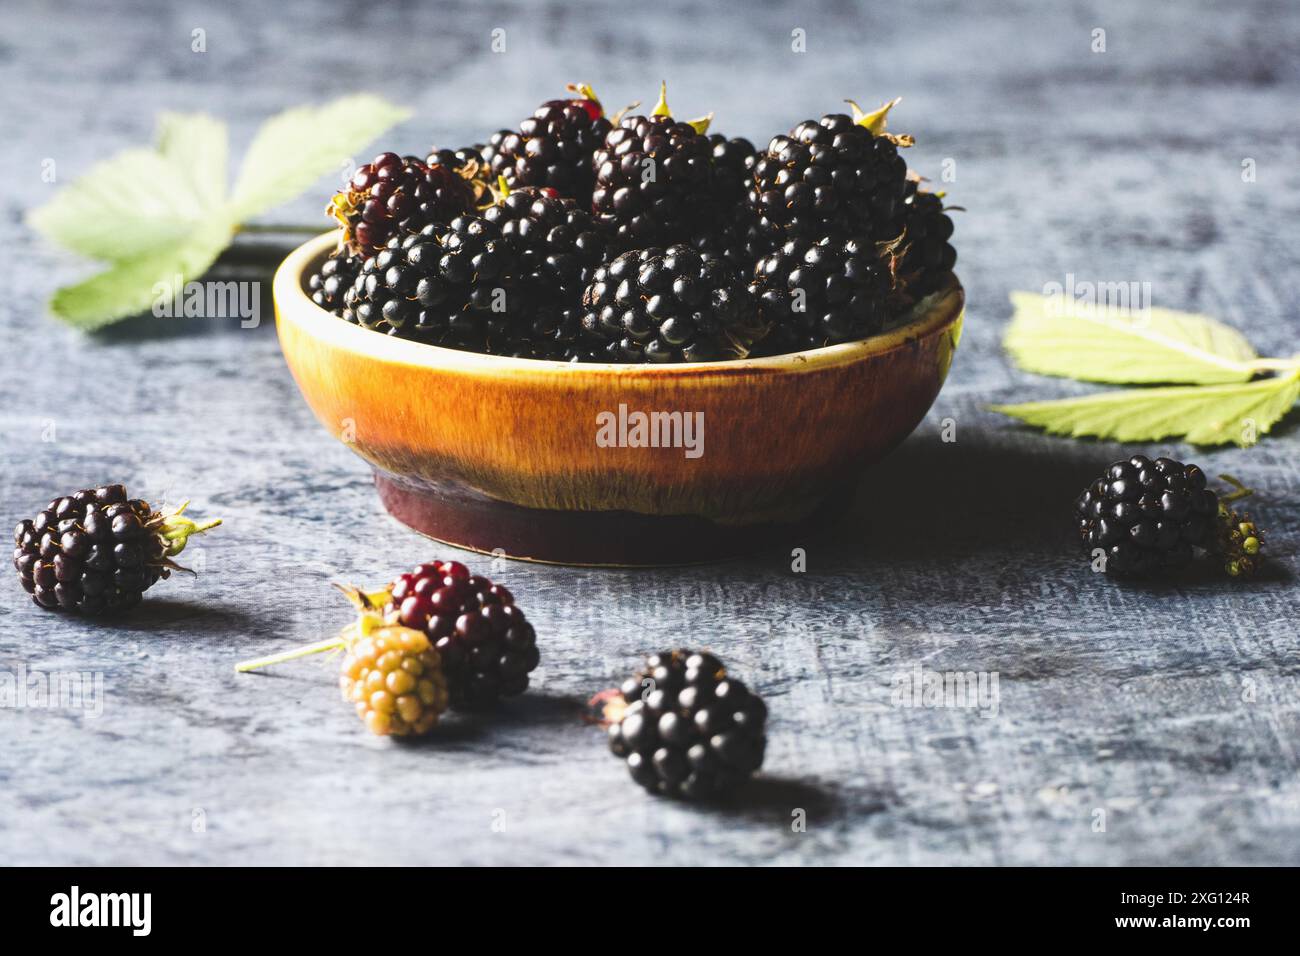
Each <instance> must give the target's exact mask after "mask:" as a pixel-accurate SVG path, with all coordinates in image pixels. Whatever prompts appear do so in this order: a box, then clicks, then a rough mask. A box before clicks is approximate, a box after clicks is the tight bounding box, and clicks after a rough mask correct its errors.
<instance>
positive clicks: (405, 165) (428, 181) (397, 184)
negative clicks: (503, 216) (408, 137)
mask: <svg viewBox="0 0 1300 956" xmlns="http://www.w3.org/2000/svg"><path fill="white" fill-rule="evenodd" d="M475 199H476V196H475V189H474V187H473V186H472V185H471V184H470V182H469V180H468V179H467V178H466V176H465V175H464V170H457V169H453V168H452V167H449V166H446V165H442V164H438V165H434V166H429V165H428V164H427V163H425V162H424V161H422V160H420V159H417V158H416V157H414V156H405V157H403V156H398V155H397V154H396V153H381V154H380V155H378V156H376V157H375V158H374V160H373V161H371V162H369V163H367V164H366V165H364V166H362V167H361V168H360V169H358V170H357V171H356V172H355V173H354V174H353V176H352V180H351V181H350V182H349V183H348V187H347V188H346V189H344V190H341V191H340V192H338V193H336V194H335V196H334V199H333V200H332V201H331V203H330V206H329V209H328V210H327V212H328V213H329V214H330V215H332V216H334V218H335V219H337V220H338V221H339V223H340V224H341V225H342V226H343V230H344V233H343V238H344V241H345V242H346V243H347V244H348V246H349V248H350V249H351V251H352V253H353V254H354V255H359V256H370V255H373V254H374V253H375V252H377V251H378V250H379V249H381V248H383V246H384V244H385V243H387V242H388V240H389V239H391V238H393V237H394V236H397V237H399V238H400V237H402V236H405V235H409V234H411V233H416V232H419V231H420V230H421V229H423V228H424V227H425V226H427V225H429V224H431V223H440V224H446V223H449V222H451V221H452V220H453V219H455V218H456V217H457V216H459V215H461V214H462V213H466V212H470V211H472V210H473V208H474V205H475Z"/></svg>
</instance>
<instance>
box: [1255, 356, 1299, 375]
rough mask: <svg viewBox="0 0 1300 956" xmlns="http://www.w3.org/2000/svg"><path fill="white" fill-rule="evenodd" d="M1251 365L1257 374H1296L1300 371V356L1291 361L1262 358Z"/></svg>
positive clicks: (1290, 359)
mask: <svg viewBox="0 0 1300 956" xmlns="http://www.w3.org/2000/svg"><path fill="white" fill-rule="evenodd" d="M1249 364H1250V368H1251V370H1252V371H1255V372H1294V371H1297V370H1300V356H1297V357H1295V358H1289V359H1282V358H1262V359H1256V360H1255V361H1254V362H1251V363H1249Z"/></svg>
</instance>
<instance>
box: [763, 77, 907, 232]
mask: <svg viewBox="0 0 1300 956" xmlns="http://www.w3.org/2000/svg"><path fill="white" fill-rule="evenodd" d="M892 106H893V104H892V103H890V104H887V105H886V106H884V107H882V108H881V109H880V110H877V111H876V112H875V113H872V114H870V115H864V114H862V113H861V111H860V110H857V109H856V107H855V113H856V114H857V115H856V118H855V117H850V116H845V115H844V114H842V113H832V114H828V115H826V116H823V117H822V118H821V119H820V120H805V121H804V122H802V123H800V124H799V125H798V126H796V127H795V128H794V129H792V130H791V131H790V133H789V135H786V136H775V137H773V138H772V140H771V142H770V143H768V145H767V149H765V150H764V151H763V152H762V153H760V154H759V157H758V160H757V162H755V164H754V171H753V176H752V181H751V184H750V188H749V194H748V201H749V205H750V208H751V209H752V210H753V212H754V214H755V216H756V217H757V229H758V231H759V233H760V234H761V235H762V236H763V237H764V239H765V241H767V242H768V243H770V245H771V247H772V248H776V247H778V246H780V245H781V244H782V243H783V242H785V241H786V240H788V239H791V238H805V239H811V240H814V241H815V240H818V239H822V238H824V237H828V236H829V237H833V238H840V239H843V238H848V237H851V236H863V237H866V238H869V239H872V240H876V241H884V240H889V239H894V238H896V237H897V236H898V235H899V234H900V233H901V232H902V228H903V212H904V209H903V203H904V200H905V198H906V196H907V182H908V181H907V163H906V162H904V161H903V158H902V157H901V156H899V155H898V147H899V145H900V144H902V145H907V144H909V143H910V142H911V141H910V139H908V138H907V137H896V136H891V135H889V134H886V133H885V132H884V124H885V116H886V114H887V113H888V111H889V109H890V108H891V107H892Z"/></svg>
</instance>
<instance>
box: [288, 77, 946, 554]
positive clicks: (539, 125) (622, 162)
mask: <svg viewBox="0 0 1300 956" xmlns="http://www.w3.org/2000/svg"><path fill="white" fill-rule="evenodd" d="M896 102H897V101H894V102H891V103H887V104H885V105H884V106H882V107H881V108H880V109H878V110H875V111H874V112H871V113H865V112H863V111H862V110H861V109H860V108H859V107H858V106H857V105H856V104H851V113H829V114H827V115H825V116H822V117H821V118H820V119H810V120H805V121H803V122H800V123H798V124H797V125H795V126H794V127H793V128H791V129H790V130H789V131H788V132H785V133H780V134H779V135H776V136H774V137H772V139H771V140H770V142H768V143H767V145H766V146H765V147H762V148H756V147H755V146H754V145H753V144H752V143H751V142H750V141H749V140H747V139H743V138H729V137H727V136H725V135H723V134H721V133H718V132H716V131H713V130H712V128H711V120H712V118H711V117H706V118H703V119H697V120H690V121H680V120H677V119H674V118H673V116H672V113H671V112H670V110H669V108H668V106H667V102H666V95H665V92H664V91H663V90H662V88H661V92H660V96H659V102H658V103H657V105H656V106H655V107H654V108H653V109H652V110H648V111H641V110H639V109H638V108H637V107H636V106H633V107H629V108H627V109H625V110H623V111H621V112H619V113H615V114H613V115H607V113H606V111H605V108H604V107H603V106H602V105H601V103H600V101H599V100H598V99H597V98H596V95H595V93H594V92H592V90H591V88H590V87H588V86H581V85H575V86H571V87H570V88H569V95H568V96H567V97H566V98H563V99H557V100H550V101H547V102H545V103H543V104H542V105H541V106H540V107H538V109H537V110H536V111H535V112H534V114H533V115H532V116H530V117H528V118H527V119H525V120H524V121H523V122H521V123H520V124H519V126H518V127H517V129H514V130H501V131H499V132H497V133H494V134H493V135H492V136H490V137H489V138H488V139H487V142H486V143H483V144H477V145H474V146H469V147H463V148H459V149H433V150H431V151H429V152H428V153H427V155H425V156H423V157H418V156H411V155H402V154H399V153H396V152H384V153H381V154H380V155H378V156H376V157H375V158H374V160H373V161H372V162H369V163H367V164H365V165H363V166H361V167H360V168H359V169H358V170H357V171H356V173H355V174H354V175H353V176H352V178H351V180H350V181H349V182H348V183H347V184H346V186H345V188H343V189H342V190H340V191H339V192H338V193H337V194H336V195H335V196H334V197H333V199H332V200H331V202H330V203H329V206H328V212H329V214H330V216H331V217H332V218H333V220H334V221H335V225H336V228H335V229H334V230H333V231H331V232H329V233H327V234H324V235H322V236H319V237H317V238H315V239H313V240H310V241H309V242H307V243H305V244H304V245H303V246H301V247H300V248H298V249H297V250H295V251H294V252H293V253H292V254H290V255H289V257H288V258H287V259H286V260H285V261H284V263H283V264H282V266H281V267H280V269H279V271H278V272H277V274H276V278H275V290H274V292H275V300H276V316H277V325H278V329H279V335H280V341H281V345H282V348H283V351H284V354H285V357H286V360H287V362H288V365H289V367H290V370H291V371H292V373H293V375H294V377H295V379H296V381H297V383H298V385H299V388H300V389H301V391H302V393H303V395H304V397H305V398H306V400H307V402H308V404H309V405H310V407H311V408H312V410H313V411H314V412H315V414H316V416H317V418H318V419H319V420H320V421H321V422H322V423H323V424H324V425H325V426H326V427H327V428H328V429H329V430H330V431H331V432H333V433H334V435H335V436H336V437H338V438H339V439H340V440H342V441H344V442H345V443H347V444H348V446H349V447H351V448H352V449H353V450H354V451H356V452H357V453H358V454H360V455H361V456H362V457H363V458H364V459H366V460H367V461H368V462H369V463H370V464H371V466H372V467H373V469H374V473H375V480H376V484H377V487H378V490H379V493H380V497H381V499H382V501H383V503H384V505H385V507H386V508H387V509H388V511H389V512H390V513H391V514H392V515H393V516H395V517H396V518H397V519H398V520H400V521H402V522H404V523H406V524H407V525H409V526H411V527H413V528H415V529H417V530H419V531H421V532H423V533H425V534H427V535H429V536H431V537H433V538H436V539H439V540H442V541H446V542H449V543H452V544H456V545H460V546H463V547H468V548H472V549H475V550H479V551H484V552H488V553H494V554H498V555H506V556H510V557H516V558H524V559H531V560H538V561H552V562H559V563H568V564H613V565H635V564H672V563H689V562H693V561H702V560H711V559H714V558H717V557H721V556H726V555H734V554H738V553H744V552H747V551H750V550H753V549H755V548H758V547H762V546H766V545H768V544H771V543H772V541H773V540H774V539H775V537H779V536H780V535H781V534H784V533H786V532H790V531H793V530H795V529H802V528H804V527H806V526H807V524H808V523H810V522H815V521H820V520H825V519H826V518H828V517H831V518H833V516H834V515H836V514H837V513H840V512H841V511H842V510H843V509H844V508H845V506H846V503H847V501H848V499H849V497H850V496H851V494H852V490H853V487H854V486H855V484H856V483H857V480H858V479H859V478H860V476H861V473H862V471H863V469H865V468H866V467H867V466H868V465H870V464H871V463H872V462H874V461H876V460H878V459H879V458H881V457H882V456H883V455H885V454H886V453H888V451H889V450H890V449H892V448H893V447H894V446H896V445H897V444H898V443H899V442H901V441H902V440H903V439H904V438H906V437H907V435H908V434H910V433H911V431H912V430H913V429H914V428H915V427H916V425H917V424H918V423H919V422H920V420H921V419H922V418H923V417H924V415H925V413H926V412H927V411H928V409H929V408H930V406H931V404H932V403H933V401H934V399H935V397H936V396H937V395H938V392H939V389H940V388H941V386H942V384H943V381H944V379H945V377H946V376H947V373H948V369H949V366H950V364H951V361H952V356H953V352H954V350H955V348H956V345H957V342H958V340H959V338H960V333H961V323H962V316H963V314H964V301H965V300H964V294H963V291H962V288H961V285H960V283H959V282H958V281H957V278H956V276H955V275H954V273H953V265H954V262H955V260H956V253H955V251H954V250H953V247H952V245H951V243H950V241H949V240H950V238H951V236H952V220H951V219H950V218H949V215H948V211H950V209H951V207H947V208H946V207H945V205H944V197H943V194H942V193H937V192H932V191H929V190H927V189H926V188H924V185H923V181H922V180H921V178H920V177H918V176H917V175H915V174H914V173H913V172H911V171H910V170H909V169H908V166H907V162H906V160H905V159H904V158H903V155H902V152H901V150H903V149H904V148H905V147H907V146H910V145H911V144H912V139H911V137H910V136H905V135H898V134H895V133H893V132H889V131H888V130H887V118H888V116H889V113H890V110H891V108H892V107H893V106H894V105H895V103H896Z"/></svg>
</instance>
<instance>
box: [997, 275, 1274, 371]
mask: <svg viewBox="0 0 1300 956" xmlns="http://www.w3.org/2000/svg"><path fill="white" fill-rule="evenodd" d="M1011 301H1012V303H1013V304H1014V305H1015V314H1014V316H1013V317H1012V321H1011V326H1010V328H1009V329H1008V330H1007V334H1006V338H1005V339H1004V343H1003V344H1004V345H1005V346H1006V348H1007V351H1009V352H1010V353H1011V355H1012V357H1013V358H1015V360H1016V362H1017V363H1018V364H1019V365H1020V366H1021V367H1022V368H1025V369H1027V370H1029V371H1031V372H1039V373H1041V374H1044V375H1062V376H1066V377H1068V378H1076V379H1083V380H1084V381H1091V382H1111V383H1116V384H1129V383H1133V384H1138V383H1164V382H1185V383H1188V384H1197V385H1214V384H1221V383H1227V382H1247V381H1249V380H1250V379H1251V378H1253V377H1254V376H1255V374H1256V373H1257V372H1258V371H1260V368H1259V367H1258V366H1257V365H1256V364H1255V363H1256V362H1257V360H1258V358H1259V356H1258V354H1257V353H1256V352H1255V350H1254V349H1253V348H1252V347H1251V345H1250V343H1249V342H1247V341H1246V339H1245V338H1244V337H1243V336H1242V335H1241V333H1239V332H1237V331H1236V330H1235V329H1233V328H1230V327H1229V326H1227V325H1224V324H1223V323H1222V322H1217V321H1215V320H1214V319H1212V318H1209V317H1208V316H1204V315H1195V314H1192V313H1189V312H1175V311H1173V310H1170V309H1156V308H1152V309H1147V310H1145V311H1130V310H1118V309H1112V308H1109V307H1107V308H1099V307H1096V306H1087V305H1081V304H1078V303H1075V302H1073V301H1071V300H1068V299H1063V298H1062V297H1056V298H1048V297H1046V296H1042V295H1038V294H1036V293H1032V292H1013V293H1012V294H1011Z"/></svg>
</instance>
